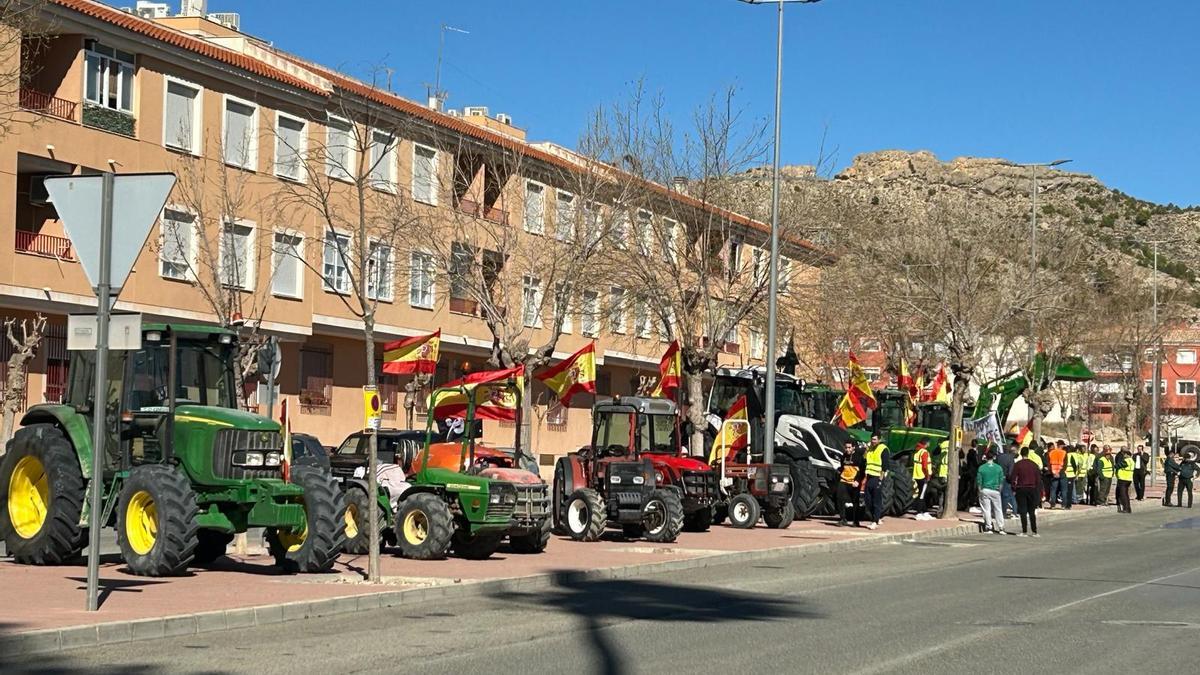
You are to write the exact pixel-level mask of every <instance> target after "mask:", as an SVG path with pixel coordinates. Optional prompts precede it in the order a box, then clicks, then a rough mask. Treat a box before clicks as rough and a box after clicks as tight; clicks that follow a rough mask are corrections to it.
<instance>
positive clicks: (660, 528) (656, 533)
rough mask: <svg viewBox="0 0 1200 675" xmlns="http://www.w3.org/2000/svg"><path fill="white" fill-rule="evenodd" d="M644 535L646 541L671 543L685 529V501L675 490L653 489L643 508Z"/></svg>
mask: <svg viewBox="0 0 1200 675" xmlns="http://www.w3.org/2000/svg"><path fill="white" fill-rule="evenodd" d="M642 526H643V527H644V528H645V529H646V532H645V534H643V535H642V536H643V537H644V538H645V539H646V541H653V542H655V543H659V544H669V543H671V542H673V541H675V540H676V539H678V538H679V533H680V531H682V530H683V502H681V501H679V493H678V492H676V491H674V490H653V491H651V492H650V498H649V499H648V500H646V506H645V508H644V509H642Z"/></svg>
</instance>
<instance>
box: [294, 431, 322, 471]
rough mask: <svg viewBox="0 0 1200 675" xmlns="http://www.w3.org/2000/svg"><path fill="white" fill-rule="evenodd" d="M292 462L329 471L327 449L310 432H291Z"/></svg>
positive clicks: (296, 464)
mask: <svg viewBox="0 0 1200 675" xmlns="http://www.w3.org/2000/svg"><path fill="white" fill-rule="evenodd" d="M292 464H294V465H295V466H311V467H315V468H318V469H320V470H322V471H324V472H326V473H328V472H329V451H328V450H326V449H325V446H324V445H321V441H320V440H318V439H317V437H316V436H313V435H312V434H292Z"/></svg>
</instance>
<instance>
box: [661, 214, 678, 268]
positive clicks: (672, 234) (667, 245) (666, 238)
mask: <svg viewBox="0 0 1200 675" xmlns="http://www.w3.org/2000/svg"><path fill="white" fill-rule="evenodd" d="M662 228H663V250H662V254H663V260H665V261H667V262H669V263H673V262H675V260H676V258H677V256H678V253H679V251H678V245H679V244H678V240H677V237H678V236H679V224H678V223H676V222H675V221H673V220H670V219H668V218H663V220H662Z"/></svg>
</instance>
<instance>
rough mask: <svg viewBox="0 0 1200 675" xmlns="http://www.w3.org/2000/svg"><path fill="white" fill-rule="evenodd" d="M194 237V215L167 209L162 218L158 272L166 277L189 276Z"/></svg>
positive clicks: (183, 279) (185, 277)
mask: <svg viewBox="0 0 1200 675" xmlns="http://www.w3.org/2000/svg"><path fill="white" fill-rule="evenodd" d="M195 237H196V217H195V216H193V215H192V214H190V213H184V212H183V211H176V210H174V209H167V210H166V211H164V212H163V219H162V249H161V250H160V251H159V274H161V275H162V276H164V277H166V278H168V279H179V280H181V281H186V280H187V279H189V278H190V277H191V274H190V270H191V261H192V249H193V246H194V240H195Z"/></svg>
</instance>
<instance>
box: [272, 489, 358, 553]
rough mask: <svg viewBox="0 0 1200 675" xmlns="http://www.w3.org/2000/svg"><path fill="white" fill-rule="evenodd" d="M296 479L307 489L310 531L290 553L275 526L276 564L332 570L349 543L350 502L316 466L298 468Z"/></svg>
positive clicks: (306, 497)
mask: <svg viewBox="0 0 1200 675" xmlns="http://www.w3.org/2000/svg"><path fill="white" fill-rule="evenodd" d="M292 482H293V483H295V484H297V485H299V486H300V487H302V488H304V513H305V516H306V517H307V518H308V534H307V536H306V537H305V539H304V543H303V544H301V545H300V549H299V550H296V551H290V552H289V551H287V550H285V549H284V547H283V546H282V545H281V544H280V543H279V539H278V538H277V532H276V531H275V528H269V529H268V530H267V548H268V549H269V551H270V553H271V555H272V556H274V558H275V564H276V565H277V566H279V567H282V568H283V569H285V570H288V571H291V572H306V573H319V572H328V571H329V570H331V569H333V564H334V563H335V562H336V561H337V557H338V555H340V554H341V552H342V546H343V545H344V544H345V542H346V501H345V499H344V498H343V497H342V495H341V491H340V490H339V489H338V487H337V483H335V482H334V480H333V478H332V477H331V476H330V475H329V474H327V473H325V472H324V471H322V470H320V469H318V468H316V467H311V466H298V467H296V468H295V469H293V470H292Z"/></svg>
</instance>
